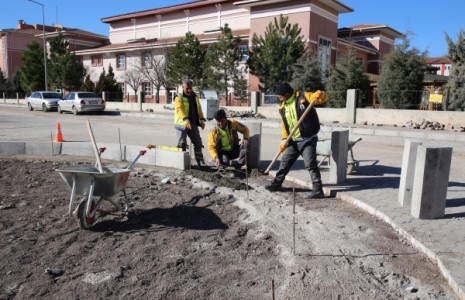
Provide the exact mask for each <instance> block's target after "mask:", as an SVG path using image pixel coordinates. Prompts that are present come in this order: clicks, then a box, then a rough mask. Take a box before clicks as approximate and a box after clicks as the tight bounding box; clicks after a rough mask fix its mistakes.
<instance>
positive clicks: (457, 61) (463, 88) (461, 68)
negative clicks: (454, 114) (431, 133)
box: [445, 29, 465, 111]
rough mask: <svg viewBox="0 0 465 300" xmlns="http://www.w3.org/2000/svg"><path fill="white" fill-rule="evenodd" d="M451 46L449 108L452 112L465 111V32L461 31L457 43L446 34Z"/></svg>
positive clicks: (448, 86)
mask: <svg viewBox="0 0 465 300" xmlns="http://www.w3.org/2000/svg"><path fill="white" fill-rule="evenodd" d="M446 41H447V44H448V46H449V59H450V61H451V63H452V67H451V70H450V75H449V80H448V82H447V84H446V90H447V91H448V92H447V93H446V95H447V96H446V99H445V101H447V102H446V104H447V108H448V109H450V110H459V111H463V110H465V31H464V30H463V29H461V30H460V32H459V34H458V38H457V43H454V41H452V39H451V38H450V37H449V36H448V35H447V33H446Z"/></svg>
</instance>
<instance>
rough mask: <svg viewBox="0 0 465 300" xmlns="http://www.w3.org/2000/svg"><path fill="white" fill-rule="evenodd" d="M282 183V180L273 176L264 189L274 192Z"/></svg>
mask: <svg viewBox="0 0 465 300" xmlns="http://www.w3.org/2000/svg"><path fill="white" fill-rule="evenodd" d="M282 185H283V182H282V181H281V180H276V178H275V179H274V180H273V181H272V182H271V183H270V184H267V185H265V189H267V190H269V191H270V192H276V191H279V189H280V188H281V186H282Z"/></svg>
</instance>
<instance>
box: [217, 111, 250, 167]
mask: <svg viewBox="0 0 465 300" xmlns="http://www.w3.org/2000/svg"><path fill="white" fill-rule="evenodd" d="M214 118H215V120H216V126H215V127H214V128H213V129H212V130H211V131H210V133H209V134H208V152H209V153H210V156H211V157H212V159H213V161H214V162H215V165H216V167H221V166H223V167H224V166H233V167H234V168H235V169H236V170H239V169H241V167H242V166H243V165H244V164H245V163H246V161H245V160H246V157H247V153H246V152H248V146H249V139H250V130H249V128H247V126H245V125H244V124H242V123H240V122H238V121H237V120H235V119H230V120H228V118H227V116H226V113H225V111H224V110H222V109H220V110H218V111H217V112H216V113H215V115H214ZM238 132H239V133H241V134H242V136H243V139H242V141H240V140H239V135H238Z"/></svg>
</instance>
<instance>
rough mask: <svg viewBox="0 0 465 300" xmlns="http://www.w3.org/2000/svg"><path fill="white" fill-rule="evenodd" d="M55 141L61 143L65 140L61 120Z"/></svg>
mask: <svg viewBox="0 0 465 300" xmlns="http://www.w3.org/2000/svg"><path fill="white" fill-rule="evenodd" d="M53 141H54V142H57V143H61V142H64V141H65V140H64V139H63V134H62V133H61V125H60V122H58V123H57V134H56V135H55V139H54V140H53Z"/></svg>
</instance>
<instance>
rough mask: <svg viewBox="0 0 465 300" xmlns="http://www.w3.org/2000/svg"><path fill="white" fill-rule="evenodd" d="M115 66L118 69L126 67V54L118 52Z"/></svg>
mask: <svg viewBox="0 0 465 300" xmlns="http://www.w3.org/2000/svg"><path fill="white" fill-rule="evenodd" d="M116 68H117V69H118V70H125V69H126V55H125V54H118V55H117V56H116Z"/></svg>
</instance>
